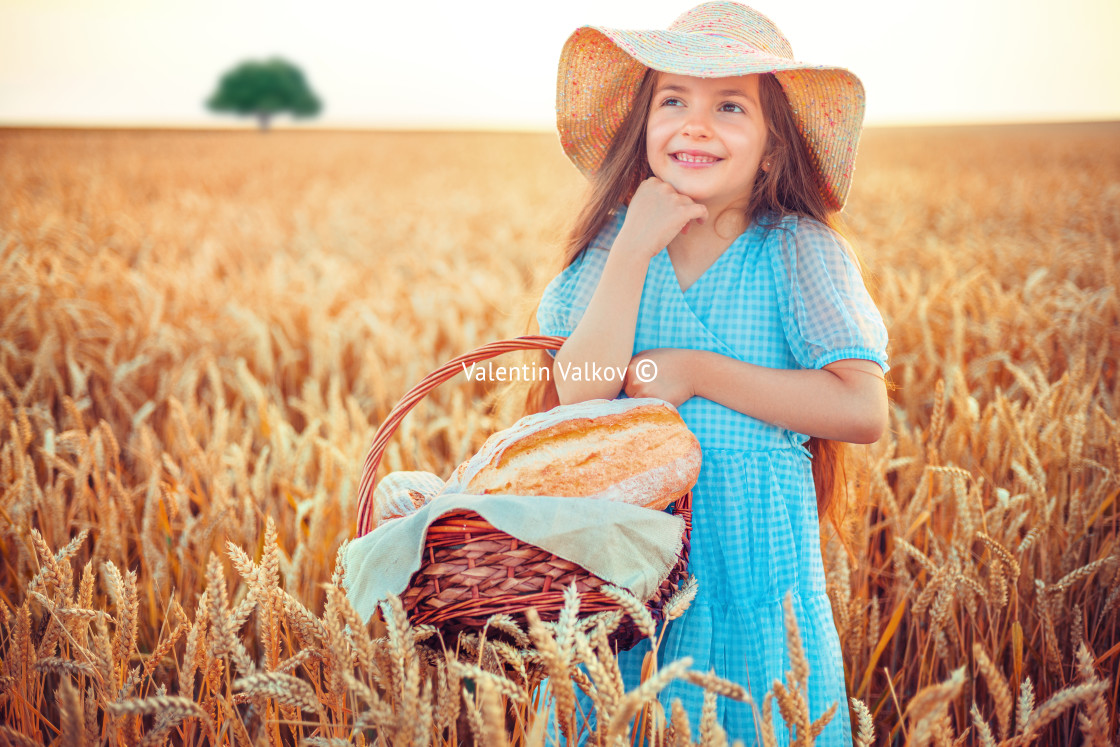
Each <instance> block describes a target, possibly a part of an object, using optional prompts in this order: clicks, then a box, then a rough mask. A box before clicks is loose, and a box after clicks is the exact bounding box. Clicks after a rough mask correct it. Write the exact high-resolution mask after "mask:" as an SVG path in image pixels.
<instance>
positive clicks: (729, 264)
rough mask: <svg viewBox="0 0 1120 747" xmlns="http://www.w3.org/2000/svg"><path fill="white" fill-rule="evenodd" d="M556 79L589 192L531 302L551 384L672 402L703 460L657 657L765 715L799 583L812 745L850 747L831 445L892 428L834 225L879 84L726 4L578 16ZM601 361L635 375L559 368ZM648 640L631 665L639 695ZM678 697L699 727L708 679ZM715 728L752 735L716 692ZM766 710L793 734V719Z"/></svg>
mask: <svg viewBox="0 0 1120 747" xmlns="http://www.w3.org/2000/svg"><path fill="white" fill-rule="evenodd" d="M558 85H559V90H558V92H557V110H558V124H559V129H560V137H561V142H562V145H563V147H564V150H565V152H566V153H567V154H568V156H569V157H570V158H571V159H572V161H573V162H575V164H576V166H577V167H579V168H580V170H581V171H583V172H584V173H585V174H586V175H587V176H588V177H589V179H590V181H591V197H590V199H589V202H588V204H587V205H586V206H585V208H584V210H583V212H582V213H581V214H580V216H579V219H578V221H577V223H576V226H575V228H574V230H573V233H572V238H571V243H570V248H569V251H568V257H567V268H566V269H565V270H564V271H563V272H562V273H561V274H560V275H559V276H558V277H557V278H555V279H554V280H553V281H552V283H551V284H550V285H549V286H548V288H547V290H546V291H545V293H544V296H543V298H542V300H541V303H540V307H539V309H538V311H537V319H538V322H539V324H540V330H541V333H542V334H548V335H565V336H567V337H568V339H567V341H566V342H565V343H564V345H563V347H562V348H561V349H560V350H559V351H558V352H557V354H556V357H555V365H554V366H553V383H554V386H555V390H556V391H555V393H554V395H553V396H554V397H558V399H559V401H560V402H563V403H570V402H578V401H582V400H587V399H591V398H598V397H602V398H608V399H609V398H614V397H618V396H622V395H623V394H625V395H627V396H631V397H650V396H652V397H660V398H662V399H665V400H668V401H669V402H671V403H672V404H673V405H675V406H676V407H677V408H678V409H679V411H680V414H681V416H682V417H683V418H684V420H685V422H687V423H688V425H689V427H690V428H691V429H692V430H693V432H694V433H695V434H696V435H697V437H698V438H699V440H700V443H701V445H702V447H703V450H704V463H703V469H702V471H701V474H700V479H699V482H698V483H697V485H696V487H695V490H694V492H693V529H692V551H691V561H690V562H691V573H692V574H693V575H695V576H696V577H697V579H698V580H699V589H700V590H699V593H698V595H697V597H696V599H695V601H694V602H693V603H692V605H691V606H690V607H689V609H688V611H687V612H686V613H685V614H684V615H683V616H682V617H681V618H679V619H678V620H676V621H675V622H673V623H672V624H671V625H670V627H669V630H668V633H667V635H666V639H665V643H664V644H663V648H662V649H661V652H660V654H659V658H660V659H661V661H663V662H664V661H672V660H675V659H678V658H681V657H684V656H691V657H692V658H693V661H694V664H693V667H694V668H695V669H697V670H700V671H708V670H714V671H715V672H716V673H717V674H718V675H720V676H723V677H727V678H730V679H732V680H734V681H736V682H739V683H740V684H742V685H743V686H745V687H747V688H748V690H749V692H750V693H751V696H752V698H753V699H754V701H755V704H756V705H760V704H761V702H762V699H763V696H764V695H765V694H766V692H767V691H768V690H769V689H770V687H771V685H772V684H773V682H774V681H775V680H780V681H783V682H784V673H785V672H786V671H787V670H789V669H790V661H789V655H788V651H787V647H786V637H785V627H784V624H783V607H782V602H783V599H784V598H785V597H786V595H787V594H792V599H793V607H794V610H795V613H796V616H797V622H798V626H799V628H800V632H801V637H802V641H803V644H804V648H805V653H806V655H807V657H808V662H809V667H810V672H809V692H808V697H809V704H810V713H811V718H812V719H814V720H815V719H816V718H818V717H820V716H821V715H822V714H823V713H824V712H825V711H826V710H827V709H828V708H829V707H830V706H831V705H832V704H833V703H836V704H837V705H838V712H837V715H836V717H834V718H833V719H832V721H831V723H829V725H828V726H827V727H826V728H825V729H824V731H823V733H822V734H821V735H820V736H819V737H818V739H817V742H816V743H817V744H818V745H839V744H844V745H850V744H851V729H850V725H849V718H848V699H847V693H846V690H845V684H844V667H843V661H842V659H841V655H840V646H839V640H838V636H837V633H836V628H835V625H834V623H833V618H832V609H831V607H830V604H829V600H828V597H827V596H826V594H825V578H824V570H823V564H822V560H821V551H820V540H819V518H818V517H819V515H820V511H819V509H823V507H824V506H826V505H827V504H828V501H829V498H830V496H831V493H832V492H834V482H833V480H832V479H831V477H832V472H833V471H834V470H835V468H836V466H837V464H838V461H837V459H836V456H837V449H836V444H835V442H837V441H847V442H859V443H867V442H872V441H875V440H876V439H878V438H879V436H880V435H881V434H882V432H883V430H884V428H885V426H886V421H887V395H886V387H885V385H884V381H883V376H884V372H885V371H886V370H887V363H886V344H887V336H886V331H885V329H884V327H883V323H882V319H881V317H880V316H879V313H878V311H877V310H876V308H875V306H874V304H873V303H872V301H871V299H870V298H869V296H868V294H867V291H866V289H865V287H864V284H863V281H862V277H861V274H860V270H859V266H858V264H857V262H856V260H855V259H854V257H853V256H852V254H851V251H850V250H849V249H848V247H847V245H846V244H845V243H844V241H843V239H841V238H840V236H839V235H838V234H837V233H836V231H835V230H833V228H831V225H832V224H833V223H834V222H835V219H836V216H837V214H838V211H839V210H840V209H841V208H842V207H843V205H844V201H845V198H846V196H847V193H848V187H849V185H850V182H851V174H852V166H853V163H854V160H855V155H856V146H857V143H858V140H859V134H860V129H861V126H862V120H863V87H862V85H861V84H860V82H859V80H858V79H857V78H856V77H855V76H854V75H852V74H851V73H849V72H848V71H846V70H842V69H838V68H831V67H822V66H813V65H807V64H805V63H800V62H796V61H794V59H793V54H792V51H791V49H790V46H789V43H788V42H787V41H786V39H785V37H783V36H782V34H781V32H780V31H779V30H778V29H777V28H776V27H775V26H774V24H773V23H771V22H770V21H769V20H768V19H767V18H765V17H763V16H762V15H761V14H759V13H758V12H756V11H754V10H752V9H750V8H747V7H744V6H741V5H737V4H734V3H728V2H713V3H705V4H704V5H700V6H698V7H696V8H694V9H693V10H691V11H689V12H687V13H685V14H684V15H683V16H681V17H680V18H679V19H678V20H677V21H676V22H674V23H673V25H672V26H670V28H669V29H668V30H667V31H621V30H616V29H606V28H595V27H585V28H581V29H579V30H577V31H576V32H575V33H574V34H573V35H572V36H571V38H569V40H568V42H567V43H566V45H565V47H564V50H563V53H562V55H561V60H560V74H559V84H558ZM589 362H594V363H598V364H599V365H601V366H603V367H606V366H623V367H626V368H627V374H626V378H625V381H624V382H623V384H621V385H620V384H619V383H618V382H617V381H574V380H572V381H568V380H565V379H564V378H563V375H562V371H563V370H564V369H565V366H566V365H567V364H575V366H574V367H576V368H578V367H581V366H583V364H585V363H589ZM549 399H550V398H549V397H548V396H547V395H546V396H545V397H544V401H543V402H542V403H541V404H542V406H547V405H548V404H551V402H549ZM810 437H812V439H811V440H810ZM814 471H815V472H816V477H817V479H816V481H814ZM818 495H819V496H820V498H819V499H818ZM646 651H648V646H641V647H639V648H637V649H635V650H633V651H630V652H627V653H625V654H623V655H621V656H620V664H621V666H622V668H623V672H624V675H625V677H626V679H627V685H628V687H630V688H633V687H636V686H637V684H638V682H639V678H640V668H641V664H642V660H643V657H644V655H645V653H646ZM674 698H680V699H681V701H682V703H683V705H684V706H685V709H686V710H687V712H688V714H689V718H690V721H691V723H692V725H693V729H696V728H698V727H699V721H700V713H701V706H702V701H703V693H702V691H701V690H700V689H699V688H697V687H695V686H693V685H691V684H688V683H684V682H680V683H675V684H674V685H672V686H670V687H669V688H668V690H667V691H666V692H665V693H664V694H663V696H662V702H663V703H664V705H665V706H666V707H667V708H668V707H669V705H670V704H671V702H672V700H673V699H674ZM719 719H720V721H721V723H722V725H723V727H724V728H725V729H726V730H727V732H728V734H729V736H730V737H731V738H733V739H743V740H745V741H746V742H747V743H748V744H749V743H751V742H752V741H753V740H754V739H755V738H756V735H757V734H758V733H759V732H758V731H757V730H756V725H755V723H754V718H753V715H752V709H751V707H750V706H749V705H745V704H741V703H737V702H732V701H728V700H724V699H721V700H720V704H719ZM774 723H775V726H776V727H779V731H778V733H779V734H780V735H783V738H784V739H786V740H788V739H789V734H788V733H787V732H786V731H785V726H784V722H782V721H781V719H780V718H778V717H777V709H775V719H774Z"/></svg>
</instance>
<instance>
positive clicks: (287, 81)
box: [206, 57, 322, 130]
mask: <svg viewBox="0 0 1120 747" xmlns="http://www.w3.org/2000/svg"><path fill="white" fill-rule="evenodd" d="M206 106H208V107H209V108H210V110H211V111H215V112H234V113H236V114H240V115H242V116H249V115H252V116H255V117H256V118H257V121H258V122H259V123H260V128H261V130H267V129H268V123H269V120H271V119H272V117H273V116H274V115H275V114H278V113H280V112H290V113H291V114H292V116H295V117H313V116H315V115H316V114H318V113H319V110H320V109H321V108H322V104H321V103H320V101H319V98H318V97H317V96H316V95H315V94H314V93H313V92H312V91H311V88H310V87H309V86H308V85H307V81H306V80H304V77H303V72H302V71H301V70H300V69H299V68H298V67H296V66H295V65H293V64H292V63H290V62H288V61H287V60H283V59H281V58H279V57H274V58H272V59H270V60H264V61H263V62H261V61H257V60H248V61H246V62H242V63H241V64H240V65H238V66H237V67H235V68H233V69H232V70H230V71H229V72H227V73H226V74H225V75H223V76H222V79H221V81H220V82H219V83H218V90H217V91H216V92H215V93H214V95H213V96H211V97H210V99H209V100H208V101H207V102H206Z"/></svg>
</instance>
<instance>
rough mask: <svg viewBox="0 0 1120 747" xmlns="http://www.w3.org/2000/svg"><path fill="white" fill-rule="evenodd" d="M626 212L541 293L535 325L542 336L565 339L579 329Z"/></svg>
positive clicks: (623, 211) (608, 223)
mask: <svg viewBox="0 0 1120 747" xmlns="http://www.w3.org/2000/svg"><path fill="white" fill-rule="evenodd" d="M624 217H625V209H619V210H618V211H617V212H616V213H615V214H614V215H613V216H612V217H611V219H610V220H609V221H607V224H606V225H605V226H604V227H603V229H602V230H601V231H600V232H599V234H598V235H597V236H596V237H595V239H594V240H593V241H592V242H591V243H590V244H589V245H588V247H587V249H585V250H584V252H583V253H582V254H581V255H580V256H579V257H578V258H577V259H576V260H575V261H574V262H573V263H572V264H570V265H568V267H567V268H565V269H564V271H563V272H561V273H560V274H559V275H557V276H556V277H555V278H553V279H552V282H550V283H549V284H548V287H546V288H545V289H544V294H543V295H542V296H541V302H540V305H539V306H538V307H537V324H538V326H539V327H540V330H541V334H542V335H562V336H565V337H567V336H568V335H570V334H572V332H574V331H575V328H576V326H578V325H579V321H580V319H582V318H583V313H584V312H585V311H587V306H588V304H589V303H591V296H593V295H594V294H595V288H597V287H598V285H599V278H600V277H602V275H603V267H604V266H605V265H606V264H607V252H608V250H609V249H610V247H611V244H613V243H614V239H615V237H616V236H617V235H618V232H619V230H620V229H621V228H622V221H623V219H624Z"/></svg>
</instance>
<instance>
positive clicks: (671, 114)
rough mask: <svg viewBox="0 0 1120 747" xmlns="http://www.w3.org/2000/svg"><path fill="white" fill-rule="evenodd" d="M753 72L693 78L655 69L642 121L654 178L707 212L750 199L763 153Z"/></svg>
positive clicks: (763, 130)
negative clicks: (654, 80) (739, 74)
mask: <svg viewBox="0 0 1120 747" xmlns="http://www.w3.org/2000/svg"><path fill="white" fill-rule="evenodd" d="M766 133H767V127H766V121H765V119H764V118H763V116H762V107H761V104H760V100H759V94H758V76H757V75H744V76H741V77H737V78H693V77H690V76H687V75H671V74H669V73H659V74H658V80H657V84H656V86H655V88H654V92H653V101H652V102H651V104H650V111H649V119H648V121H647V123H646V156H647V157H648V158H649V165H650V168H651V169H652V170H653V173H654V175H655V176H657V178H659V179H661V180H662V181H665V182H668V183H669V184H670V185H672V187H673V188H674V189H675V190H677V191H678V192H680V193H681V194H683V195H686V196H687V197H691V198H692V199H693V200H694V201H696V202H700V203H703V204H704V205H706V206H707V207H708V210H709V214H710V215H718V214H719V213H720V212H721V211H722V210H723V209H724V208H727V207H729V206H732V205H743V206H745V203H746V202H747V200H748V199H749V198H750V193H751V188H752V187H753V186H754V179H755V175H756V174H757V173H758V170H759V166H760V164H761V162H762V158H763V156H764V154H765V152H766Z"/></svg>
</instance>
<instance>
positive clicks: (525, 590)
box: [358, 335, 692, 650]
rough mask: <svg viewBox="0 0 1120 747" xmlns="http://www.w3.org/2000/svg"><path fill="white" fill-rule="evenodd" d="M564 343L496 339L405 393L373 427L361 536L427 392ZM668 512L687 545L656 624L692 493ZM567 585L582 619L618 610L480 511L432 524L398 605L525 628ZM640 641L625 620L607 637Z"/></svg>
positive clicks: (433, 619) (577, 569)
mask: <svg viewBox="0 0 1120 747" xmlns="http://www.w3.org/2000/svg"><path fill="white" fill-rule="evenodd" d="M564 340H565V338H564V337H545V336H540V335H531V336H526V337H518V338H515V339H513V340H502V341H498V342H493V343H490V344H488V345H484V346H482V347H480V348H477V349H475V350H473V351H471V352H469V353H466V354H464V355H461V356H459V357H458V358H455V359H453V360H451V361H448V362H447V363H445V364H444V365H443V366H440V367H439V368H438V369H436V370H435V371H433V372H432V373H431V374H429V375H428V376H426V377H425V378H424V379H423V380H422V381H421V382H420V383H419V384H417V385H416V386H415V387H413V388H412V389H411V390H409V392H408V393H407V394H406V395H405V396H404V397H403V398H402V399H401V401H400V402H399V403H397V405H396V406H395V407H394V408H393V409H392V410H391V411H390V413H389V415H388V416H387V417H386V419H385V422H384V423H382V424H381V426H380V427H379V428H378V430H377V433H376V434H375V436H374V439H373V444H372V446H371V447H370V451H369V454H368V455H367V457H366V461H365V466H364V469H363V472H362V481H361V483H360V485H359V488H358V536H361V535H363V534H366V533H367V532H369V531H370V530H372V529H373V526H372V521H373V519H372V517H373V492H374V482H375V477H376V473H377V468H378V465H379V464H380V462H381V457H382V455H383V454H384V452H385V447H386V446H387V445H388V442H389V439H390V438H392V436H393V433H395V432H396V429H397V427H398V426H399V425H400V423H401V421H402V420H403V419H404V416H405V415H407V414H408V412H409V411H410V410H411V409H412V408H413V407H415V406H416V405H417V404H418V403H419V402H420V401H421V400H422V399H423V398H424V397H425V396H426V395H427V394H428V392H430V391H431V390H433V389H434V388H435V387H436V386H438V385H439V384H441V383H443V382H444V381H447V380H448V379H450V378H452V377H453V376H455V375H456V374H458V373H461V372H462V370H463V365H464V364H466V365H470V364H471V363H477V362H479V361H483V360H487V359H489V358H493V357H495V356H497V355H500V354H502V353H507V352H513V351H517V350H533V349H538V350H558V349H559V348H560V346H561V345H562V344H563V342H564ZM673 513H675V514H676V515H678V516H680V517H681V518H682V519H683V520H684V526H685V530H684V536H683V540H684V542H683V545H682V548H681V554H680V556H679V557H678V559H677V563H676V565H675V566H674V567H673V569H672V570H671V571H670V572H669V576H668V577H667V578H666V579H665V581H664V582H663V583H662V584H661V586H660V587H659V588H658V591H657V593H656V594H655V595H654V597H653V598H652V599H650V600H648V601H647V602H646V607H647V609H649V611H650V613H651V614H652V615H653V618H654V620H657V621H660V620H662V619H663V617H664V615H663V613H662V608H663V607H664V605H665V603H666V602H667V601H668V600H669V598H670V597H671V596H672V595H673V593H674V592H675V591H676V589H677V586H678V585H679V583H680V582H681V581H682V580H683V579H684V578H685V576H686V575H687V571H688V553H689V535H690V532H691V530H692V496H691V494H687V495H685V496H683V497H682V498H680V499H679V500H678V501H677V502H676V504H675V506H674V509H673ZM572 584H575V586H576V588H577V589H578V590H579V591H580V592H581V599H580V615H581V616H583V617H586V616H588V615H592V614H595V613H597V612H606V611H613V610H619V609H620V607H619V605H618V603H617V602H616V601H615V600H614V599H612V598H611V597H609V596H607V595H605V594H603V593H601V592H599V591H598V589H599V588H600V587H601V586H602V585H603V584H604V581H603V580H602V579H601V578H599V577H598V576H596V575H594V574H592V573H590V572H589V571H587V570H586V569H584V568H583V567H581V566H579V565H576V564H575V563H572V562H570V561H567V560H564V559H563V558H560V557H557V556H556V555H553V554H552V553H549V552H547V551H546V550H542V549H541V548H539V547H536V546H535V545H531V544H528V543H525V542H521V541H520V540H518V539H517V538H515V537H513V536H511V535H509V534H508V533H506V532H503V531H501V530H498V529H495V528H494V527H493V526H492V525H491V524H490V523H489V522H487V521H486V520H485V519H483V518H482V517H480V516H479V515H478V514H477V513H474V512H469V511H467V512H455V513H450V514H447V515H445V516H443V517H441V518H440V519H438V520H437V521H436V522H434V523H433V524H432V525H431V526H430V527H429V529H428V534H427V536H426V538H425V542H424V560H423V562H422V564H421V566H420V569H419V570H418V571H417V572H416V573H415V574H414V575H413V578H412V581H411V583H410V584H409V588H408V589H406V590H405V592H404V593H403V594H402V595H401V602H402V603H403V604H404V608H405V610H406V611H407V612H408V615H409V619H410V620H411V621H412V622H413V624H424V623H428V624H432V625H435V626H437V627H439V628H440V629H442V630H444V631H445V632H448V633H452V634H454V633H457V632H460V631H466V630H478V629H481V628H482V626H483V625H484V624H485V623H486V620H487V619H488V618H489V617H490V616H492V615H496V614H499V613H502V614H507V615H510V616H511V617H513V618H514V619H515V620H517V621H518V623H519V624H521V625H523V626H524V625H525V624H526V620H525V610H527V609H528V608H530V607H533V608H535V609H536V610H537V613H538V614H539V615H540V617H541V619H542V620H556V619H557V618H558V617H559V615H560V610H561V609H562V608H563V606H564V590H565V589H566V588H567V587H569V586H571V585H572ZM640 639H641V634H640V633H639V632H638V630H637V628H636V627H635V626H634V624H633V621H632V620H631V619H630V618H629V617H626V618H625V619H624V621H623V623H622V624H621V625H619V627H618V629H617V630H616V631H615V633H614V634H613V635H612V636H611V640H612V643H614V645H616V646H617V647H618V648H619V650H624V649H628V648H631V647H632V646H633V645H634V644H636V643H637V642H638V641H639V640H640Z"/></svg>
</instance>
